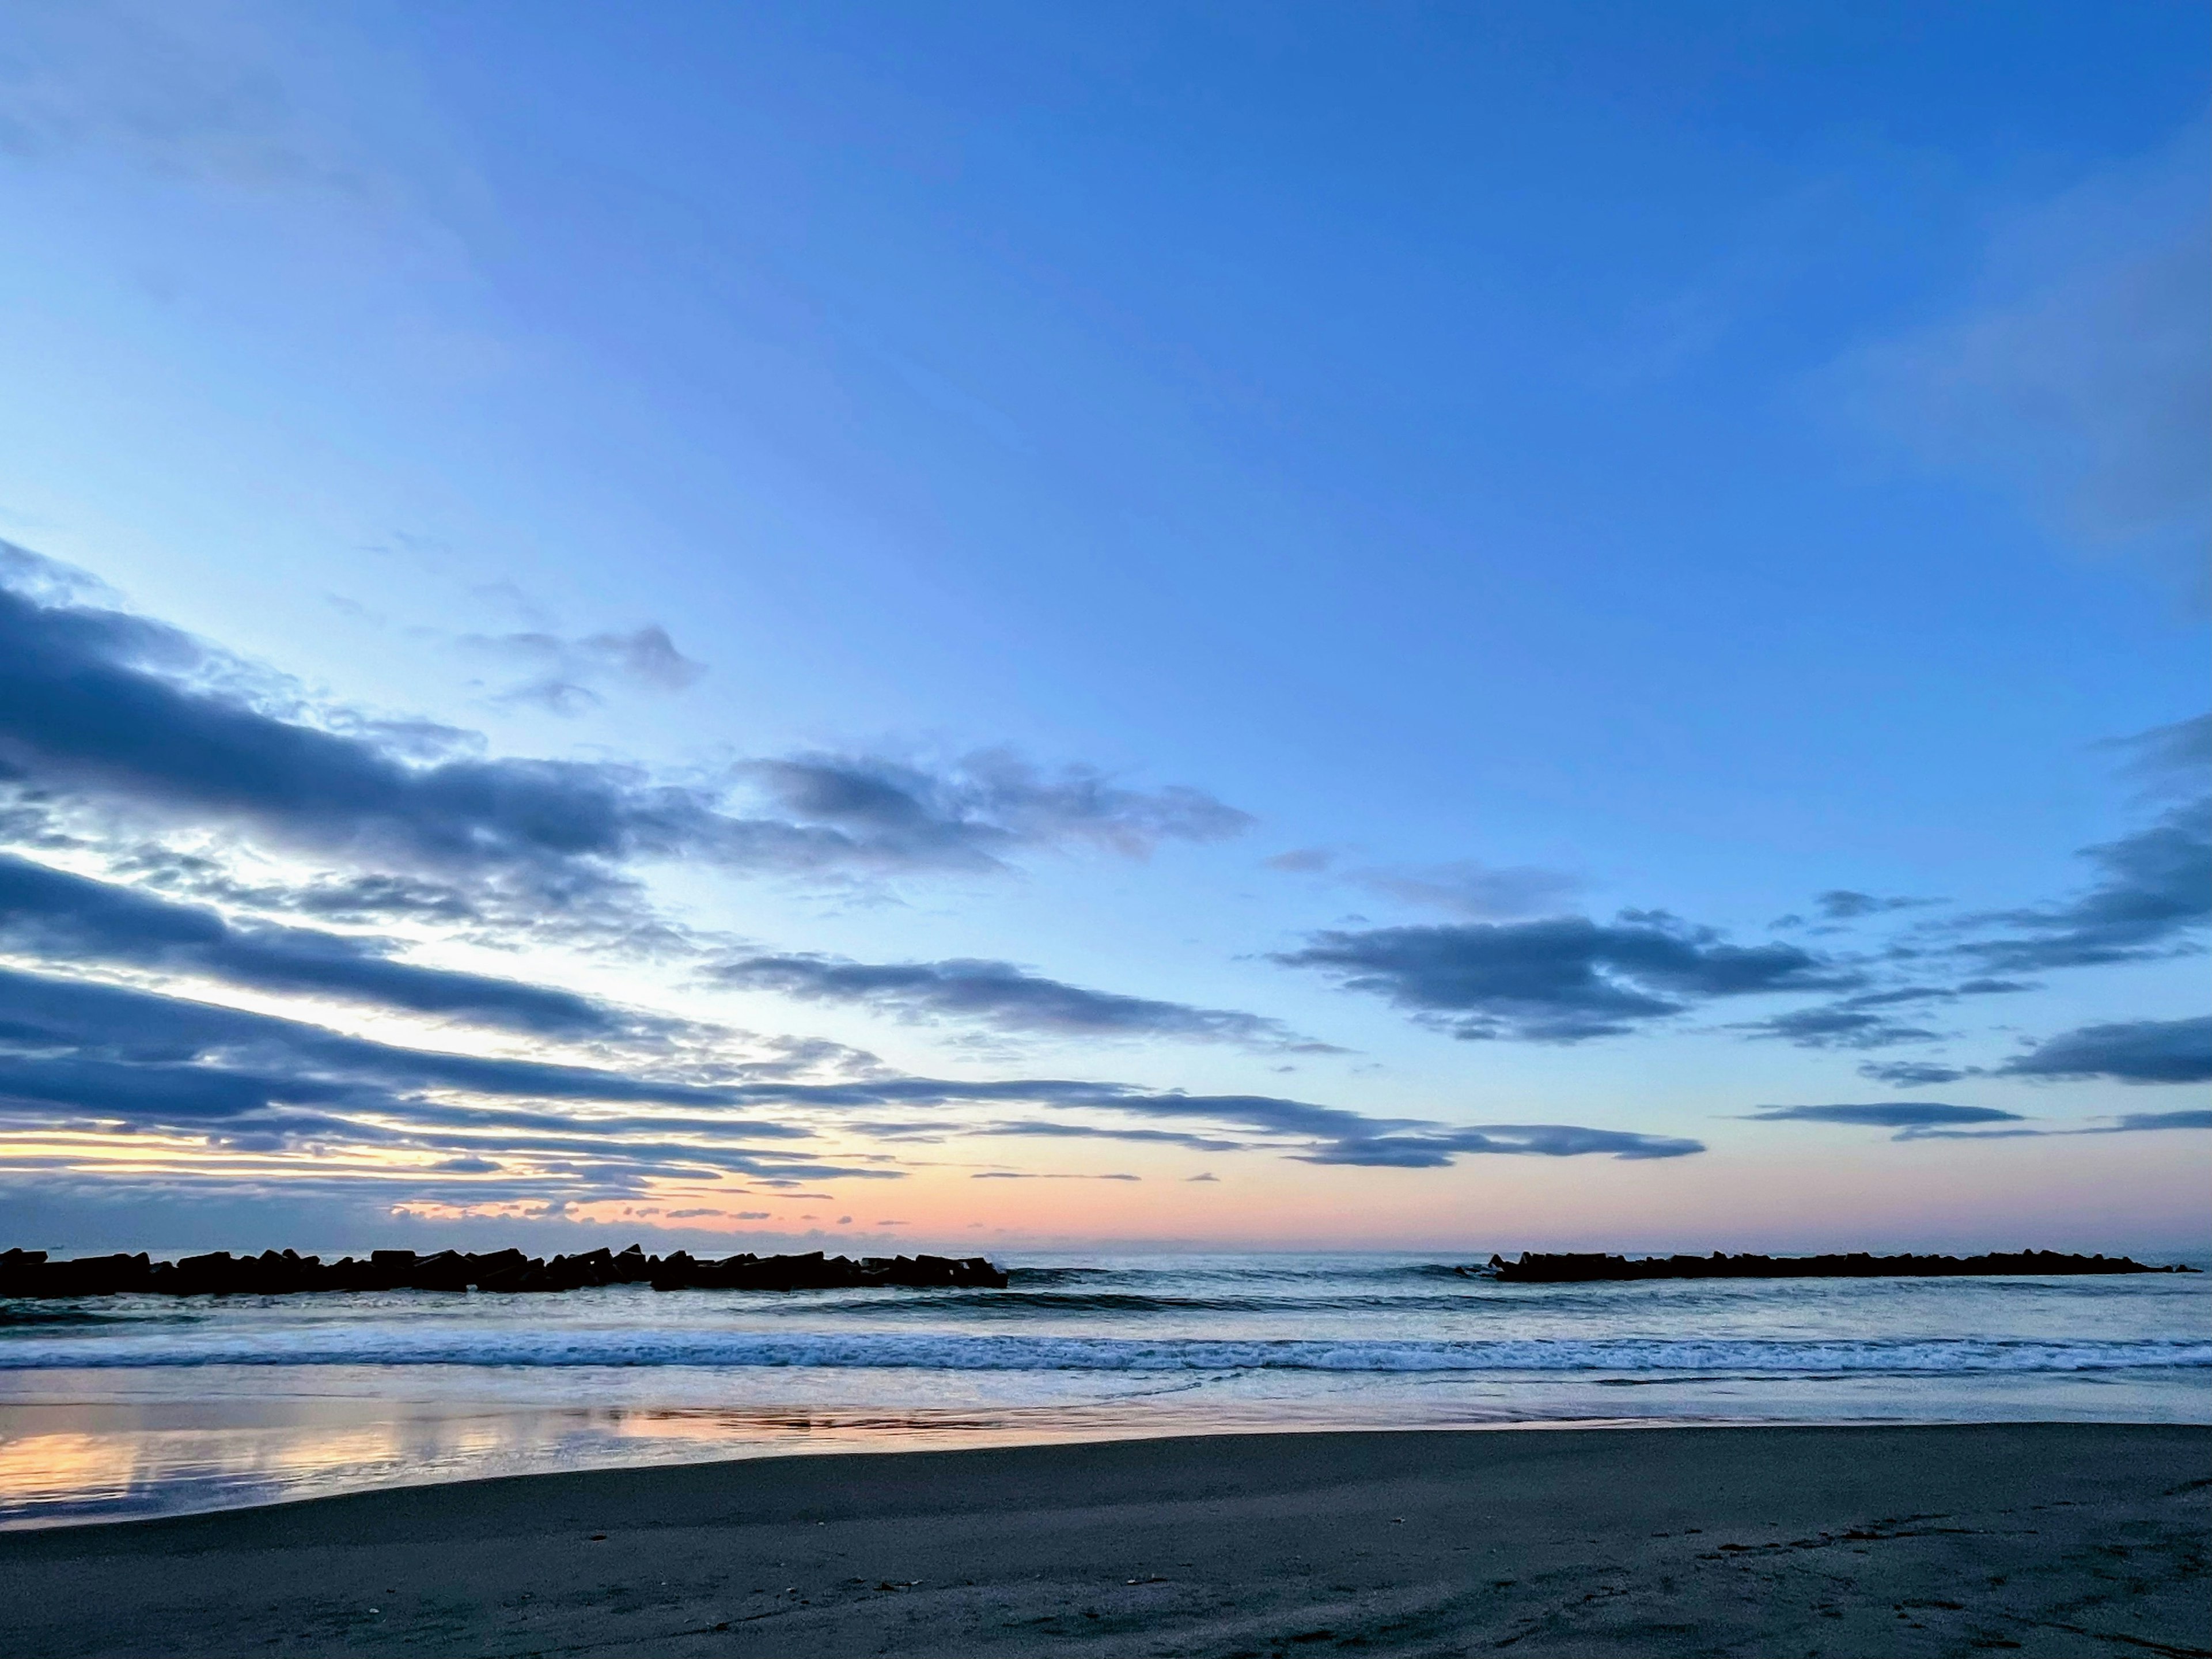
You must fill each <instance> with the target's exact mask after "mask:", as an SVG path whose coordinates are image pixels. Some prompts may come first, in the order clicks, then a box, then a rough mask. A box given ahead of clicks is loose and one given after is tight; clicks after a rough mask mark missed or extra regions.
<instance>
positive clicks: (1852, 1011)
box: [1735, 979, 2037, 1048]
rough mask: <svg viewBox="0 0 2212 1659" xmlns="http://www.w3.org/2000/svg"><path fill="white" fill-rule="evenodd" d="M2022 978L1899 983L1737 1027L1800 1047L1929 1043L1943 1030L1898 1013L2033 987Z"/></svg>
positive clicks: (1796, 1009)
mask: <svg viewBox="0 0 2212 1659" xmlns="http://www.w3.org/2000/svg"><path fill="white" fill-rule="evenodd" d="M2035 988H2037V987H2035V986H2034V985H2033V984H2030V983H2027V982H2026V981H2020V980H2008V979H1970V980H1964V981H1960V983H1958V984H1956V985H1898V986H1893V987H1889V988H1888V989H1887V990H1881V991H1862V992H1860V993H1859V994H1857V995H1856V996H1848V997H1839V998H1838V999H1837V1000H1835V1001H1833V1002H1826V1003H1821V1004H1819V1005H1817V1006H1814V1007H1810V1008H1793V1009H1790V1010H1788V1011H1787V1012H1783V1013H1778V1014H1771V1015H1769V1016H1768V1017H1767V1018H1765V1019H1755V1020H1748V1021H1746V1022H1744V1023H1742V1024H1739V1025H1737V1026H1735V1030H1739V1031H1748V1032H1750V1033H1752V1035H1753V1036H1755V1037H1778V1038H1780V1039H1781V1040H1782V1041H1784V1042H1794V1043H1796V1045H1797V1046H1798V1047H1799V1048H1889V1047H1892V1046H1893V1045H1895V1044H1897V1043H1900V1042H1933V1041H1935V1040H1936V1037H1937V1036H1940V1035H1941V1034H1940V1033H1938V1032H1936V1031H1933V1030H1929V1028H1928V1027H1926V1026H1924V1025H1914V1024H1909V1023H1908V1022H1907V1021H1906V1020H1905V1019H1903V1018H1899V1016H1898V1013H1897V1012H1895V1011H1897V1010H1900V1009H1905V1008H1911V1007H1913V1006H1926V1005H1928V1004H1947V1003H1954V1002H1956V1001H1958V1000H1960V998H1961V997H1970V996H1997V995H2002V994H2008V993H2010V992H2015V991H2033V990H2034V989H2035Z"/></svg>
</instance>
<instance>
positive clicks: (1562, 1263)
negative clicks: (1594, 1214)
mask: <svg viewBox="0 0 2212 1659" xmlns="http://www.w3.org/2000/svg"><path fill="white" fill-rule="evenodd" d="M1459 1271H1460V1272H1461V1273H1464V1274H1466V1275H1467V1276H1468V1277H1469V1278H1471V1279H1497V1280H1498V1281H1499V1282H1500V1283H1502V1284H1507V1285H1584V1284H1591V1283H1595V1282H1599V1281H1602V1280H1607V1279H1968V1278H1977V1277H1987V1276H2011V1277H2021V1276H2025V1275H2029V1274H2045V1273H2051V1274H2058V1273H2071V1274H2078V1273H2195V1272H2196V1271H2197V1269H2196V1268H2194V1267H2150V1266H2148V1265H2146V1264H2145V1263H2143V1262H2141V1261H2133V1260H2131V1259H2130V1258H2129V1257H2127V1256H2124V1255H2060V1254H2059V1253H2058V1252H2057V1251H2056V1250H2015V1251H2011V1252H2003V1251H1999V1252H1995V1253H1992V1254H1990V1255H1966V1256H1957V1255H1868V1254H1867V1253H1866V1252H1865V1251H1863V1250H1855V1251H1853V1252H1851V1253H1850V1254H1849V1255H1749V1254H1747V1255H1724V1254H1723V1253H1722V1252H1721V1251H1719V1250H1715V1251H1714V1252H1713V1253H1712V1254H1711V1255H1664V1256H1656V1255H1655V1256H1642V1257H1635V1258H1631V1257H1628V1256H1623V1255H1574V1254H1565V1255H1537V1254H1535V1253H1534V1251H1527V1250H1524V1251H1522V1255H1521V1259H1520V1260H1519V1261H1506V1260H1505V1259H1504V1257H1503V1256H1496V1255H1493V1256H1492V1257H1491V1258H1490V1261H1489V1265H1488V1266H1486V1267H1462V1268H1460V1269H1459Z"/></svg>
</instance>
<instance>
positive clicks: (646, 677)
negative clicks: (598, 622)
mask: <svg viewBox="0 0 2212 1659" xmlns="http://www.w3.org/2000/svg"><path fill="white" fill-rule="evenodd" d="M460 643H461V645H462V647H464V648H465V649H467V650H471V651H474V652H476V653H479V654H483V655H489V656H494V657H499V658H504V659H508V660H510V661H513V662H514V663H516V664H518V665H521V666H523V667H525V668H526V669H527V670H528V677H527V678H525V679H523V680H521V681H520V682H518V683H517V684H513V685H510V686H507V687H506V688H504V689H503V690H501V691H500V692H499V693H498V694H497V695H496V696H495V698H494V699H493V701H495V702H500V703H506V704H513V703H528V704H532V705H533V706H535V707H537V708H544V709H547V710H549V711H550V712H551V713H553V714H580V713H582V712H583V711H584V710H585V709H586V708H597V707H599V705H600V704H601V703H603V702H605V698H604V697H603V696H600V694H599V690H598V688H599V687H600V686H602V685H605V684H623V685H630V686H636V687H641V688H643V689H645V690H653V691H668V692H674V691H683V690H688V689H689V688H690V687H691V686H692V685H695V684H697V683H698V680H699V677H700V676H701V675H702V674H704V673H705V672H706V671H707V670H706V665H704V664H703V663H697V662H694V661H693V660H692V659H690V658H689V657H687V656H685V655H684V653H682V652H681V651H678V649H677V648H676V641H673V640H671V638H669V636H668V630H667V629H665V628H663V627H661V626H660V625H659V623H647V625H646V626H644V627H642V628H639V629H634V630H632V631H631V632H629V633H627V634H617V633H602V634H591V635H585V636H584V637H583V638H581V639H564V638H563V637H562V636H561V635H558V634H549V633H544V632H542V631H537V630H532V631H529V632H525V633H518V634H469V635H463V636H462V639H461V641H460Z"/></svg>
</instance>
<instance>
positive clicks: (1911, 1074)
mask: <svg viewBox="0 0 2212 1659" xmlns="http://www.w3.org/2000/svg"><path fill="white" fill-rule="evenodd" d="M1978 1072H1979V1068H1978V1067H1976V1066H1942V1065H1938V1064H1936V1063H1935V1062H1933V1061H1931V1060H1869V1061H1867V1062H1866V1064H1864V1065H1863V1066H1860V1067H1859V1075H1860V1076H1861V1077H1863V1078H1869V1079H1873V1080H1874V1081H1875V1082H1876V1083H1887V1084H1888V1085H1890V1086H1891V1087H1892V1088H1896V1089H1924V1088H1928V1087H1930V1086H1932V1085H1937V1084H1944V1083H1956V1082H1958V1081H1959V1079H1961V1078H1966V1077H1973V1076H1977V1075H1978Z"/></svg>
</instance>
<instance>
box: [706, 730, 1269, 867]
mask: <svg viewBox="0 0 2212 1659" xmlns="http://www.w3.org/2000/svg"><path fill="white" fill-rule="evenodd" d="M744 771H745V772H746V773H747V774H748V775H750V777H752V778H753V779H754V780H755V781H757V782H758V783H759V784H760V785H761V787H763V789H765V790H766V792H767V793H768V794H769V797H770V798H771V799H773V800H774V801H775V802H776V804H777V805H781V806H782V807H783V808H784V809H785V810H786V811H787V812H788V813H789V814H790V815H791V817H793V819H795V820H797V821H798V822H799V823H804V824H806V825H810V826H815V827H817V828H821V829H828V830H829V831H832V832H834V833H836V834H838V835H842V836H847V837H848V838H849V839H850V840H852V841H853V842H854V844H856V845H859V846H862V847H879V848H892V849H897V850H898V851H899V853H900V854H901V856H902V857H903V858H905V859H907V860H910V861H912V862H914V863H916V864H920V865H931V864H944V865H948V866H963V865H968V866H975V867H987V866H990V865H992V864H994V863H995V862H996V861H997V860H998V857H999V855H1000V854H1003V853H1007V852H1011V851H1012V850H1014V849H1015V848H1020V847H1024V846H1051V845H1065V844H1068V843H1071V842H1089V843H1091V844H1093V845H1097V846H1101V847H1105V848H1111V849H1112V850H1113V851H1115V852H1117V853H1121V854H1125V855H1127V856H1129V857H1133V858H1140V857H1143V856H1145V855H1146V854H1150V853H1151V852H1152V851H1153V850H1154V849H1155V848H1157V847H1158V845H1159V843H1160V842H1164V841H1193V842H1206V841H1219V840H1223V839H1225V838H1226V837H1229V836H1237V835H1241V834H1243V832H1244V831H1245V830H1246V829H1249V827H1250V826H1251V824H1252V822H1253V820H1252V817H1251V816H1250V815H1249V813H1245V812H1240V811H1237V809H1236V808H1235V807H1233V806H1227V805H1223V804H1222V803H1221V802H1220V801H1218V800H1216V799H1214V798H1213V797H1212V796H1211V795H1209V794H1207V793H1205V792H1204V791H1203V790H1199V789H1191V788H1186V787H1179V786H1175V787H1168V788H1165V789H1159V790H1152V791H1142V790H1133V789H1125V788H1122V787H1119V786H1117V785H1115V784H1114V783H1113V782H1111V781H1109V779H1107V778H1106V777H1105V775H1103V774H1102V773H1099V772H1097V771H1095V770H1093V769H1091V768H1089V767H1084V766H1065V767H1061V768H1060V769H1057V770H1053V771H1047V770H1044V769H1040V768H1038V767H1036V766H1034V765H1032V764H1030V763H1028V762H1026V761H1024V760H1022V759H1020V758H1019V757H1017V756H1015V755H1012V754H1011V753H1009V752H1008V751H1006V750H996V749H993V750H977V751H976V752H975V753H973V754H970V755H968V756H966V757H963V758H962V759H961V760H959V761H958V762H957V763H953V764H952V765H950V766H946V767H942V768H939V769H934V770H926V769H922V768H920V767H916V766H913V765H908V764H905V763H900V762H896V761H891V760H886V759H883V758H880V757H872V756H865V755H826V754H824V755H804V756H795V757H789V758H787V759H781V760H763V761H755V762H750V763H747V765H746V766H745V767H744Z"/></svg>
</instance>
